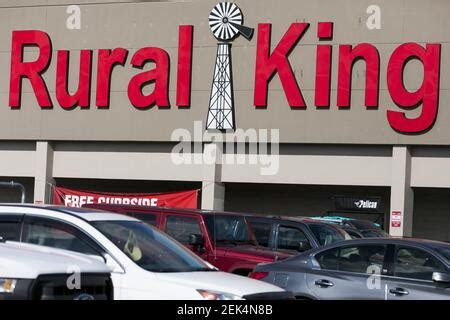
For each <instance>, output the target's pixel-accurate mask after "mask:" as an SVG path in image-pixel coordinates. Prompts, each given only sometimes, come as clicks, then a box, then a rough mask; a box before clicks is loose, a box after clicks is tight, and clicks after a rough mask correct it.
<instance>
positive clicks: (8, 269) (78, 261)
mask: <svg viewBox="0 0 450 320" xmlns="http://www.w3.org/2000/svg"><path fill="white" fill-rule="evenodd" d="M74 272H80V273H110V272H111V271H110V269H109V268H108V267H107V266H106V265H105V264H104V263H102V262H101V261H99V259H97V258H94V257H90V256H87V255H84V254H81V253H75V252H71V251H66V250H60V249H53V248H48V247H43V246H38V245H32V244H24V243H17V242H6V243H0V276H1V277H4V278H19V279H35V278H37V277H38V276H39V275H42V274H71V273H74Z"/></svg>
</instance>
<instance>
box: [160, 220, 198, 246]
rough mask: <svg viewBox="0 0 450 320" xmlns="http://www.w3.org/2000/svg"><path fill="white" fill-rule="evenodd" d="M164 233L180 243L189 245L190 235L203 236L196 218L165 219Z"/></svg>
mask: <svg viewBox="0 0 450 320" xmlns="http://www.w3.org/2000/svg"><path fill="white" fill-rule="evenodd" d="M165 232H166V233H167V234H168V235H170V236H172V237H173V238H174V239H175V240H177V241H179V242H181V243H189V236H190V235H191V234H199V235H202V234H203V233H202V229H201V227H200V221H199V220H198V219H197V218H192V217H184V216H175V215H173V216H168V217H167V219H166V230H165Z"/></svg>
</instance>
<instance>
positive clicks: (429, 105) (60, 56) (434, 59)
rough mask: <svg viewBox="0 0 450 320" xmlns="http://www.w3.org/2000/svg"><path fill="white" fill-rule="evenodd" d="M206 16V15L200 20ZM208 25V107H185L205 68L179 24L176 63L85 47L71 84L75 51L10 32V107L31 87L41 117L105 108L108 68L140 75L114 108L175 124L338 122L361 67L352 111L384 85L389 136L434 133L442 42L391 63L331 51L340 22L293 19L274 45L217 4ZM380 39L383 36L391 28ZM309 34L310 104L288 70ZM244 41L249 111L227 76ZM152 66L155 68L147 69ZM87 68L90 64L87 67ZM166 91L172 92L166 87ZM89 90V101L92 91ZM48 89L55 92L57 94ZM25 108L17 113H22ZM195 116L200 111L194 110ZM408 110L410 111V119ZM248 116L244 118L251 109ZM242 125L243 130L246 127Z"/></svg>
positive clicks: (228, 126)
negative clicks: (173, 118)
mask: <svg viewBox="0 0 450 320" xmlns="http://www.w3.org/2000/svg"><path fill="white" fill-rule="evenodd" d="M206 17H207V16H206V15H205V20H206ZM311 20H314V19H313V18H312V19H311ZM207 21H208V23H209V27H210V31H211V33H212V34H211V39H214V38H215V39H216V40H217V53H216V59H215V66H214V72H213V74H209V75H208V77H209V78H210V79H211V83H212V89H211V91H210V95H209V96H210V99H209V106H208V105H198V104H196V103H192V101H191V100H192V83H191V82H192V79H196V76H195V75H193V70H196V69H195V66H194V65H193V61H196V63H204V61H201V60H195V59H194V57H195V53H196V50H195V47H194V35H195V30H196V29H195V26H193V25H180V26H179V27H178V47H177V48H176V51H175V52H176V54H174V55H173V56H170V55H169V53H168V51H167V50H166V49H165V48H160V47H155V46H151V45H149V46H146V47H142V48H139V49H137V50H134V49H133V52H130V50H128V49H125V48H123V47H120V44H118V47H116V48H110V49H96V50H91V49H89V48H86V49H82V50H80V51H79V69H78V68H77V69H78V70H77V71H78V73H77V74H75V75H74V74H71V75H70V77H69V69H70V68H69V67H70V63H69V58H70V57H71V55H74V54H76V52H74V51H68V50H64V49H58V50H54V49H53V48H54V47H55V43H53V41H52V35H51V32H46V31H45V30H14V31H12V37H11V60H10V75H9V84H10V87H9V97H8V105H9V108H10V109H11V110H14V109H21V107H22V103H21V100H22V97H23V95H24V92H23V91H22V83H23V82H24V81H28V82H29V83H30V85H31V88H32V94H33V96H34V98H35V101H37V106H36V108H40V109H42V110H46V109H53V110H54V109H55V108H61V109H64V110H67V111H69V112H76V111H77V110H83V109H91V110H92V109H96V110H105V111H108V109H110V108H111V103H110V102H111V82H112V81H114V74H115V71H114V70H117V68H130V69H132V70H134V71H136V72H137V74H135V75H133V76H132V77H130V79H129V80H128V81H127V86H126V87H125V88H123V90H122V91H124V92H126V95H127V99H128V101H129V105H128V106H127V105H120V106H117V107H120V108H131V109H137V110H149V109H169V108H170V109H172V110H173V109H175V110H177V111H178V112H183V114H182V115H180V117H182V116H184V115H185V114H186V112H191V111H192V112H196V114H201V115H204V117H203V116H202V119H198V120H203V121H204V122H205V123H206V126H205V129H207V130H233V129H236V128H237V127H239V121H241V119H239V117H238V115H239V112H236V110H235V108H252V109H253V113H252V115H253V116H254V117H257V116H258V115H261V112H263V113H264V112H269V111H271V109H281V108H287V109H290V110H289V112H291V113H295V112H299V111H297V110H305V109H308V110H311V109H313V110H316V111H317V112H322V113H323V112H331V111H330V109H335V110H342V113H341V114H342V115H344V114H345V112H344V110H347V111H349V112H353V110H350V107H351V104H352V103H351V100H352V99H351V93H352V74H353V66H354V64H355V63H356V62H357V61H359V60H361V61H362V62H363V63H364V66H365V88H364V90H363V91H364V105H363V106H361V105H359V106H352V107H353V108H359V110H360V109H361V108H364V109H367V110H375V111H376V110H377V109H378V108H379V107H380V83H382V84H385V85H386V87H387V90H386V91H387V93H388V96H389V98H390V99H391V101H392V102H393V103H394V104H395V107H392V108H388V109H387V110H386V111H384V110H383V111H382V110H378V111H376V112H384V114H385V116H384V119H385V123H387V124H388V125H389V127H390V128H391V129H392V130H393V131H394V132H396V133H398V134H400V135H406V134H415V135H420V134H423V133H426V132H427V131H429V130H430V129H432V127H433V125H434V123H435V121H436V119H437V116H438V107H439V94H440V91H439V78H440V68H441V44H440V43H434V42H433V43H431V42H430V43H416V42H405V43H401V44H397V45H396V46H395V47H394V48H393V50H392V51H391V52H390V53H389V56H382V57H381V56H380V51H379V49H378V48H377V45H375V44H371V43H364V42H363V43H356V44H352V45H350V44H345V43H343V44H333V45H332V44H331V41H333V39H334V37H335V35H336V32H335V29H338V28H337V23H335V22H333V21H323V22H293V23H291V24H290V25H289V26H288V27H287V29H286V30H285V31H284V32H283V33H284V34H283V35H282V37H281V38H279V39H276V40H275V39H271V34H272V29H273V28H279V27H278V26H276V25H274V24H273V23H259V24H257V25H256V26H254V27H255V29H254V30H253V29H252V28H251V27H249V26H246V25H244V23H243V12H242V11H241V9H240V8H239V7H238V6H237V5H235V4H231V3H220V4H218V5H217V6H215V7H214V8H213V9H212V11H211V12H210V15H209V18H208V20H207ZM125 27H126V26H125ZM155 28H157V26H156V27H155ZM162 29H164V28H162ZM383 32H385V33H389V30H385V31H383ZM308 34H312V35H308ZM307 35H308V36H314V38H315V39H316V41H317V43H316V45H315V61H301V63H302V64H305V65H311V64H314V66H315V75H314V79H311V80H312V81H313V87H314V93H313V98H312V99H311V100H312V101H311V103H310V104H308V105H307V103H306V99H305V98H304V92H303V91H302V87H303V86H304V85H305V83H302V81H300V80H299V79H298V78H299V77H298V76H296V75H295V74H294V71H293V67H296V66H293V65H292V61H291V59H292V57H291V53H292V52H293V51H294V50H295V49H296V48H297V50H302V40H303V38H304V37H306V36H307ZM111 36H112V35H111ZM240 36H242V37H245V38H246V40H248V41H250V42H251V43H252V45H254V46H255V50H254V51H253V57H234V59H235V58H238V59H248V61H252V62H254V75H253V77H252V78H253V79H254V81H253V83H252V85H251V88H252V92H251V95H252V100H253V101H252V102H250V101H249V102H250V103H248V104H247V105H236V106H235V99H234V88H233V79H232V75H234V76H235V77H236V76H239V70H234V72H232V71H233V70H232V66H231V56H232V50H231V42H232V41H233V40H234V39H236V38H237V37H240ZM57 45H58V44H56V46H57ZM28 47H35V48H37V52H38V53H37V56H36V57H35V59H32V60H28V59H26V58H25V54H24V53H25V50H26V49H27V48H28ZM333 50H337V53H338V54H337V56H336V55H335V57H336V58H333V54H332V52H333ZM77 54H78V53H77ZM52 57H53V58H52ZM94 59H96V61H94ZM381 59H384V60H386V61H387V63H386V68H385V70H383V71H381V68H380V65H381V62H380V61H381ZM411 60H415V61H416V62H418V63H419V64H420V65H421V67H422V69H423V72H422V73H421V74H420V76H419V77H421V79H420V81H419V82H420V85H419V86H418V87H417V88H415V89H414V90H411V89H408V88H407V87H406V86H405V83H406V82H407V81H406V80H407V79H404V76H405V75H404V70H405V67H406V66H407V64H408V63H409V62H410V61H411ZM94 62H95V63H94ZM52 64H53V68H52V70H55V72H56V75H55V77H54V78H55V79H56V82H53V83H51V82H49V81H48V80H46V79H45V74H46V72H47V69H48V68H49V66H51V65H52ZM147 64H148V65H147ZM332 64H337V69H336V70H337V71H336V72H337V74H333V72H332V70H334V69H333V68H332ZM149 65H151V68H150V69H149ZM170 65H172V66H174V68H175V69H176V73H175V75H176V79H175V81H172V82H170V81H169V73H170V72H169V66H170ZM93 66H96V67H95V68H93ZM77 67H78V66H77ZM144 67H147V68H146V70H140V69H144ZM72 69H73V68H72ZM274 76H276V77H279V79H280V82H281V85H282V90H281V91H273V90H271V89H270V88H271V80H272V78H273V77H274ZM415 76H418V75H415ZM69 78H70V79H75V80H71V81H76V80H78V82H77V85H76V86H75V87H76V90H72V92H69V90H68V87H69ZM332 79H336V97H335V99H333V101H332V99H331V96H332V95H331V92H332ZM149 84H151V85H152V90H151V92H144V90H143V88H144V87H145V86H147V85H149ZM170 84H172V85H174V86H175V87H174V88H169V85H170ZM310 86H311V84H310ZM210 88H211V86H210ZM93 90H95V94H91V91H93ZM170 90H173V91H175V97H176V98H175V101H172V104H171V101H170V99H169V91H170ZM49 91H52V92H54V96H53V97H51V95H50V94H49ZM275 94H281V95H283V101H284V102H285V105H284V106H283V105H269V102H268V101H269V100H270V98H271V95H275ZM91 98H92V101H91ZM173 102H175V105H174V104H173ZM289 107H290V108H289ZM27 108H30V106H27ZM202 108H203V109H202ZM22 109H24V108H22ZM22 109H21V110H20V112H26V110H22ZM181 109H183V110H181ZM186 109H187V111H186ZM198 109H202V110H203V111H200V112H199V111H198ZM258 109H262V110H258ZM319 110H321V111H319ZM153 111H154V110H153ZM408 111H414V112H412V113H410V114H407V113H408ZM52 112H53V111H52ZM161 112H163V111H162V110H161V111H160V113H161ZM300 112H301V111H300ZM154 114H155V113H154ZM156 114H157V113H156ZM172 114H173V113H172ZM245 114H246V115H248V114H249V113H248V111H246V113H245ZM156 117H157V116H156ZM337 117H339V114H338V115H337ZM246 118H248V117H246ZM246 121H247V123H248V121H249V120H246ZM188 125H189V124H186V126H188ZM280 129H282V128H280ZM344 129H348V128H343V130H344ZM149 130H150V129H149ZM321 130H324V129H323V128H322V129H321Z"/></svg>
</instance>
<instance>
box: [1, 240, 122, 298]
mask: <svg viewBox="0 0 450 320" xmlns="http://www.w3.org/2000/svg"><path fill="white" fill-rule="evenodd" d="M75 277H78V278H75ZM68 284H69V285H70V286H69V285H68ZM112 298H113V286H112V281H111V274H110V270H109V268H108V267H107V266H106V265H105V264H104V263H103V262H102V261H98V260H97V259H95V258H93V257H89V256H86V255H83V254H78V253H75V252H70V251H66V250H59V249H53V248H46V247H42V246H37V245H31V244H23V243H17V242H9V241H8V242H4V240H0V300H111V299H112Z"/></svg>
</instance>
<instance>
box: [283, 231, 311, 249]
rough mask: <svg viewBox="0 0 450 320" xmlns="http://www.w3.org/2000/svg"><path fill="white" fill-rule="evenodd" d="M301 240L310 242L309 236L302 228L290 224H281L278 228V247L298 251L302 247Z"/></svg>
mask: <svg viewBox="0 0 450 320" xmlns="http://www.w3.org/2000/svg"><path fill="white" fill-rule="evenodd" d="M300 242H307V243H309V240H308V238H307V237H306V235H305V233H304V232H303V231H302V230H300V229H298V228H295V227H290V226H280V227H279V228H278V238H277V248H278V249H284V250H296V251H298V250H299V248H300Z"/></svg>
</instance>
